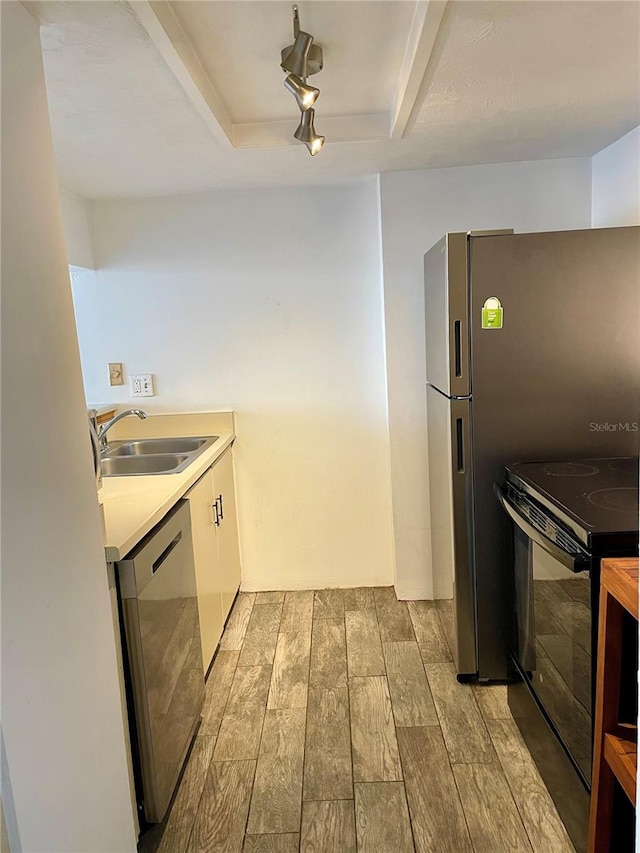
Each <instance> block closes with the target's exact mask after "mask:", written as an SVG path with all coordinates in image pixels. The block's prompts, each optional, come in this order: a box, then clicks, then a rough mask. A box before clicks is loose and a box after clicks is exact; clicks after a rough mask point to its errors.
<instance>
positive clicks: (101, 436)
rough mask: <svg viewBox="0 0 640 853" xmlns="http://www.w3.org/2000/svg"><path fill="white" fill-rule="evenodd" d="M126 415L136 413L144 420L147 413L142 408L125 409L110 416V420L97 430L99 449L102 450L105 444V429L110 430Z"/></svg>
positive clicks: (104, 448) (105, 447)
mask: <svg viewBox="0 0 640 853" xmlns="http://www.w3.org/2000/svg"><path fill="white" fill-rule="evenodd" d="M127 415H137V416H138V417H139V418H140V420H144V419H145V418H146V417H147V413H146V412H143V411H142V409H127V410H126V412H120V414H119V415H116V416H115V417H114V418H111V420H110V421H107V422H106V424H103V425H102V426H101V427H100V429H99V431H98V438H99V439H100V450H101V451H102V452H104V451H105V450H106V449H107V447H108V445H107V439H106V435H107V430H110V429H111V427H112V426H113V425H114V424H115V423H117V422H118V421H119V420H121V419H122V418H126V417H127Z"/></svg>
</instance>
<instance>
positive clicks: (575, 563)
mask: <svg viewBox="0 0 640 853" xmlns="http://www.w3.org/2000/svg"><path fill="white" fill-rule="evenodd" d="M493 489H494V491H495V493H496V496H497V498H498V500H499V501H500V503H501V504H502V506H503V508H504V510H505V512H506V513H507V514H508V515H509V517H510V518H511V520H512V521H513V523H514V524H517V525H518V527H519V528H520V530H522V532H523V533H524V534H525V535H526V536H528V537H529V539H531V540H532V541H533V542H535V543H536V545H539V546H540V547H541V548H542V549H543V551H546V552H547V554H549V555H550V556H552V557H553V558H554V560H557V561H558V562H559V563H561V564H562V565H563V566H564V567H565V569H569V571H570V572H574V573H575V574H578V572H587V571H589V569H590V568H591V561H590V560H589V557H588V556H587V555H586V554H580V553H576V554H569V553H568V552H567V551H563V550H562V548H559V547H558V546H557V545H556V544H555V542H552V541H551V540H550V539H547V537H546V536H543V535H542V533H540V531H539V530H537V529H536V528H535V527H534V526H533V525H532V524H530V523H529V522H528V521H527V520H526V518H524V517H523V516H522V515H520V513H519V512H518V510H517V509H516V508H515V507H514V506H513V504H512V503H510V501H509V500H508V498H507V496H506V495H505V493H504V492H503V491H502V489H501V488H500V486H499V485H498V484H497V483H494V486H493Z"/></svg>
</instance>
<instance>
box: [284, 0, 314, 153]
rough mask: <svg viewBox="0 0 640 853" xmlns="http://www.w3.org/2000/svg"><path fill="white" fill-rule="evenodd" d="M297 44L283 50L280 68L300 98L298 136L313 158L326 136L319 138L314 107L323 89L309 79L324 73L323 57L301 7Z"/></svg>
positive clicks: (295, 21)
mask: <svg viewBox="0 0 640 853" xmlns="http://www.w3.org/2000/svg"><path fill="white" fill-rule="evenodd" d="M292 8H293V38H294V42H293V44H290V45H289V46H288V47H285V48H283V49H282V51H281V53H280V58H281V62H280V66H281V68H282V69H283V70H284V71H287V72H288V75H287V77H286V79H285V81H284V85H285V89H287V91H289V92H291V94H292V95H293V96H294V98H295V99H296V103H297V105H298V108H299V110H300V112H301V114H302V116H301V120H300V124H299V125H298V127H297V128H296V131H295V133H294V134H293V135H294V137H295V138H296V139H298V140H300V142H304V144H305V145H306V146H307V148H308V150H309V153H310V154H311V156H313V155H315V154H317V153H318V151H320V149H321V148H322V146H323V145H324V136H318V134H316V132H315V129H314V127H313V119H314V117H315V110H314V109H313V106H314V104H315V102H316V101H317V100H318V97H319V95H320V90H319V89H316V88H314V87H313V86H309V85H308V83H307V77H308V76H309V75H310V74H317V73H318V71H321V70H322V64H323V58H322V48H321V47H320V45H317V44H313V36H312V35H310V34H309V33H305V32H304V31H303V30H301V29H300V19H299V18H298V7H297V6H296V5H294V6H293V7H292Z"/></svg>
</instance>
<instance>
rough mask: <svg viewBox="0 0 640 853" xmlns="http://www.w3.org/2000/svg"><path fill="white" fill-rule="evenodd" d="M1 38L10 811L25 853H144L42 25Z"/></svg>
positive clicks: (8, 11)
mask: <svg viewBox="0 0 640 853" xmlns="http://www.w3.org/2000/svg"><path fill="white" fill-rule="evenodd" d="M0 15H1V23H2V51H1V52H2V117H3V120H2V270H1V271H2V747H3V748H2V765H3V766H2V782H3V788H2V796H3V810H4V815H5V818H6V821H7V830H8V835H9V840H10V844H11V849H12V851H14V853H15V851H19V850H24V851H26V852H27V853H35V851H46V853H52V851H66V852H67V853H68V852H69V851H82V853H88V851H103V853H107V851H108V853H116V851H118V853H119V851H127V850H131V851H133V850H135V835H134V830H133V815H132V811H131V803H130V800H129V788H128V775H127V765H126V757H125V740H124V727H123V718H122V709H121V704H120V696H119V692H118V679H117V669H116V646H115V637H114V632H113V626H112V622H111V609H110V598H109V590H108V585H107V573H106V566H105V563H104V550H103V547H102V536H101V527H100V518H99V513H98V505H97V498H96V492H95V483H94V480H93V468H92V464H91V459H90V449H89V443H88V439H87V428H86V414H85V411H84V399H83V393H82V378H81V373H80V360H79V357H78V350H77V345H76V343H75V340H74V328H73V323H74V320H73V306H72V301H71V291H70V287H69V278H68V268H67V257H66V251H65V241H64V235H63V229H62V219H61V215H60V203H59V198H58V188H57V184H56V175H55V171H54V160H53V149H52V145H51V136H50V130H49V117H48V112H47V103H46V97H45V88H44V77H43V70H42V58H41V51H40V42H39V37H38V24H37V23H36V21H35V20H34V19H33V18H32V17H31V15H30V14H29V13H28V12H27V11H25V8H24V7H23V6H22V5H21V4H20V3H2V4H0Z"/></svg>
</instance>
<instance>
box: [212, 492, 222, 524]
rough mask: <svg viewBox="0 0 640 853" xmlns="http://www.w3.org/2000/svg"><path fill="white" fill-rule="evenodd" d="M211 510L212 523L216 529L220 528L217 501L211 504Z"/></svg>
mask: <svg viewBox="0 0 640 853" xmlns="http://www.w3.org/2000/svg"><path fill="white" fill-rule="evenodd" d="M211 509H212V510H213V523H214V524H215V525H216V527H220V518H219V516H218V499H217V498H216V499H215V501H214V502H213V503H212V504H211Z"/></svg>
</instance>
